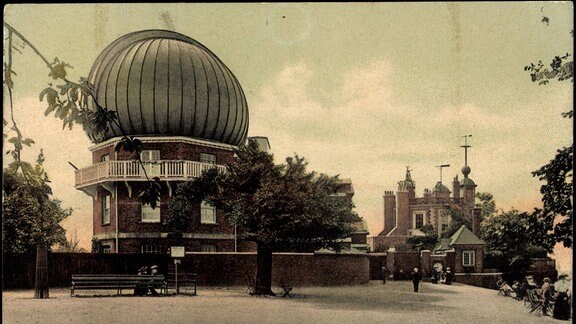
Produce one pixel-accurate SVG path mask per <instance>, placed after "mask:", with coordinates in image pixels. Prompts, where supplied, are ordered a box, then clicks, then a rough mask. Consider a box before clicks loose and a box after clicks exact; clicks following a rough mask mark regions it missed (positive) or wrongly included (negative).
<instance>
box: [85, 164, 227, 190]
mask: <svg viewBox="0 0 576 324" xmlns="http://www.w3.org/2000/svg"><path fill="white" fill-rule="evenodd" d="M143 166H144V167H142V166H141V165H140V163H139V162H137V161H105V162H100V163H97V164H94V165H91V166H89V167H86V168H82V169H79V170H76V187H83V186H86V185H91V184H94V183H98V182H103V181H121V180H146V175H148V178H153V177H159V178H160V179H162V180H186V179H188V178H196V177H199V176H200V175H201V174H202V172H203V171H204V170H207V169H211V168H214V167H216V168H218V169H220V170H222V171H225V170H226V167H225V166H222V165H215V164H211V163H202V162H195V161H155V162H143ZM144 171H146V173H145V172H144Z"/></svg>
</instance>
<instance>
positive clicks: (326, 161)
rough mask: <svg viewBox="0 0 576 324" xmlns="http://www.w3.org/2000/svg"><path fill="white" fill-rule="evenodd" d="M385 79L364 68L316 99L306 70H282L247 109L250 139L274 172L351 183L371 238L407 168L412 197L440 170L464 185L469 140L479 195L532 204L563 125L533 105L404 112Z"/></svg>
mask: <svg viewBox="0 0 576 324" xmlns="http://www.w3.org/2000/svg"><path fill="white" fill-rule="evenodd" d="M393 72H394V71H393V69H392V66H391V64H390V63H389V62H386V61H382V60H379V61H373V62H365V64H364V66H363V67H359V68H354V69H349V70H347V71H345V72H344V73H343V74H342V78H341V80H340V82H339V83H338V84H337V86H336V87H334V88H333V89H332V90H330V91H329V92H325V90H323V92H322V94H321V95H319V92H320V90H319V89H318V88H316V87H315V86H314V85H315V81H316V79H317V78H319V77H320V75H319V73H318V72H317V71H315V70H314V69H313V68H312V67H311V65H308V64H307V63H306V62H305V61H300V62H298V63H297V64H294V65H290V66H285V67H284V68H283V69H281V71H280V72H279V73H278V74H277V75H276V76H275V78H273V79H272V80H271V81H270V82H269V83H268V84H267V85H265V86H264V87H262V88H261V89H260V91H258V92H257V93H256V96H255V97H254V98H253V99H252V101H251V102H250V109H251V121H250V133H251V135H261V136H268V137H269V139H270V142H271V145H272V151H273V153H274V154H275V157H276V160H277V162H280V160H282V159H283V158H284V157H286V156H290V155H293V154H294V153H298V154H299V155H300V156H304V157H305V158H306V159H307V160H308V161H309V162H310V168H311V169H313V170H316V171H319V172H325V173H329V174H340V175H341V176H342V177H345V178H352V181H353V184H354V187H355V191H356V195H355V198H354V200H355V202H356V206H357V211H358V212H359V213H360V215H361V216H363V217H365V218H366V219H367V221H368V223H369V226H370V227H371V232H372V233H373V234H377V232H378V231H379V230H380V229H381V227H382V220H381V218H382V213H383V211H382V194H383V191H384V190H396V183H397V181H398V180H401V179H402V178H403V177H404V172H405V167H406V166H407V165H409V166H410V168H411V169H413V170H414V171H413V173H412V174H413V177H414V179H415V180H416V182H417V194H421V191H422V190H423V189H424V188H431V187H433V186H434V184H435V183H436V182H437V181H438V180H439V176H440V174H439V170H438V168H436V167H435V166H437V165H439V164H445V163H449V164H451V167H450V168H448V169H446V170H443V171H444V172H443V182H444V183H447V184H448V187H451V182H452V178H453V177H454V176H455V175H459V178H460V179H461V178H462V174H461V173H460V169H461V167H462V166H463V164H464V154H463V153H464V152H463V150H462V148H461V147H460V146H461V145H463V144H464V142H463V138H462V136H463V135H467V134H473V137H471V138H470V141H471V142H470V143H469V144H471V145H472V148H470V151H469V165H470V166H471V167H472V173H471V177H472V178H473V179H474V180H475V181H476V183H477V184H478V189H477V190H478V191H487V192H491V193H493V194H494V195H495V197H496V200H497V202H499V203H500V205H499V206H498V207H501V208H504V209H508V208H509V207H511V206H514V207H517V208H520V207H526V208H527V209H528V210H530V209H531V206H534V204H537V203H538V199H537V198H538V197H539V194H538V189H539V185H540V184H539V183H538V181H537V179H534V178H532V176H531V174H530V173H531V171H533V170H535V169H536V168H538V167H539V166H540V165H543V164H544V163H546V162H547V161H548V160H549V159H550V158H552V157H553V153H554V151H555V147H559V145H556V144H558V143H559V142H561V140H560V139H565V138H569V137H568V136H569V135H568V134H570V133H568V130H569V128H570V127H569V126H567V125H564V127H557V126H556V127H554V126H553V125H556V124H558V122H559V121H561V118H560V117H559V114H557V116H555V115H554V112H542V109H543V107H542V106H540V105H538V104H534V105H533V106H523V107H517V106H515V104H514V102H513V100H514V98H510V99H511V102H510V105H508V106H507V107H505V108H503V109H500V110H494V109H490V108H488V107H483V106H479V105H477V104H474V103H471V102H467V103H464V104H462V105H460V106H430V107H416V106H411V105H409V104H408V102H410V100H406V101H405V102H403V101H402V100H398V93H395V92H394V91H395V88H394V86H393V85H394V83H393V75H394V74H393ZM396 91H397V89H396ZM392 98H395V99H394V100H392ZM407 99H408V98H407ZM557 103H558V104H559V103H560V101H557V100H556V101H554V102H550V103H549V104H550V105H551V106H553V105H555V104H557ZM560 106H563V105H560ZM539 116H541V118H538V117H539ZM536 134H537V135H536ZM548 137H551V138H554V139H557V140H555V141H552V142H551V141H550V140H548Z"/></svg>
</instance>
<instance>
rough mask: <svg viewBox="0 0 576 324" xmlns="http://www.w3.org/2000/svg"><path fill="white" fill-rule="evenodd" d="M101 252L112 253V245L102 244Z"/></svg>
mask: <svg viewBox="0 0 576 324" xmlns="http://www.w3.org/2000/svg"><path fill="white" fill-rule="evenodd" d="M102 253H112V247H111V245H110V244H102Z"/></svg>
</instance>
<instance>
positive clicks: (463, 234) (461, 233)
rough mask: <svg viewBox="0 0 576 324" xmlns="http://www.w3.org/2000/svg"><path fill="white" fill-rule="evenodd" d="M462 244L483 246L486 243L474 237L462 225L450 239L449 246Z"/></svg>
mask: <svg viewBox="0 0 576 324" xmlns="http://www.w3.org/2000/svg"><path fill="white" fill-rule="evenodd" d="M464 244H477V245H485V244H486V243H485V242H484V241H482V240H481V239H479V238H478V237H477V236H476V235H474V233H472V231H470V230H469V229H468V227H466V226H464V225H462V226H460V228H459V229H458V230H457V231H456V233H454V234H453V235H452V236H451V237H450V246H454V245H464Z"/></svg>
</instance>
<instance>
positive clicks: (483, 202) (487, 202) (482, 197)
mask: <svg viewBox="0 0 576 324" xmlns="http://www.w3.org/2000/svg"><path fill="white" fill-rule="evenodd" d="M476 198H478V200H479V201H480V202H479V203H477V204H476V207H479V208H481V211H480V220H479V221H480V222H482V221H483V220H484V219H487V218H490V217H492V216H493V215H495V214H496V202H495V201H494V196H493V195H492V194H491V193H489V192H477V193H476Z"/></svg>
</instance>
